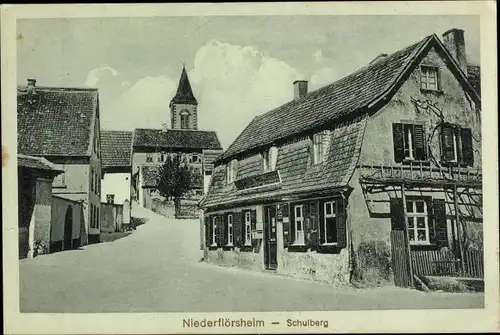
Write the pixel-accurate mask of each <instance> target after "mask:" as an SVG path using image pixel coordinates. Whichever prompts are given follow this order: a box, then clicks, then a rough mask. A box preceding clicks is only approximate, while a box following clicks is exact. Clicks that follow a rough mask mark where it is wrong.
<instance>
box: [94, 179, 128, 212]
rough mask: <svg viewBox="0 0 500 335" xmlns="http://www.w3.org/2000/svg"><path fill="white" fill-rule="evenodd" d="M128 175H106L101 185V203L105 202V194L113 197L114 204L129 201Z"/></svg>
mask: <svg viewBox="0 0 500 335" xmlns="http://www.w3.org/2000/svg"><path fill="white" fill-rule="evenodd" d="M130 179H131V175H130V173H106V174H104V180H103V181H102V185H101V201H102V202H106V194H114V195H115V204H120V205H121V204H123V202H124V201H125V199H128V200H129V201H130Z"/></svg>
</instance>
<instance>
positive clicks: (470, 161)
mask: <svg viewBox="0 0 500 335" xmlns="http://www.w3.org/2000/svg"><path fill="white" fill-rule="evenodd" d="M460 138H461V140H462V143H461V144H462V162H464V163H465V164H467V166H473V165H474V150H473V147H472V131H471V129H470V128H462V129H461V131H460Z"/></svg>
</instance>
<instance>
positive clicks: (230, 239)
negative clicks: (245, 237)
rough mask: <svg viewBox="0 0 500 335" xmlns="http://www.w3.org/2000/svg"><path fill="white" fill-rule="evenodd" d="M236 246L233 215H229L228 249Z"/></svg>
mask: <svg viewBox="0 0 500 335" xmlns="http://www.w3.org/2000/svg"><path fill="white" fill-rule="evenodd" d="M233 245H234V225H233V214H227V244H226V246H227V247H232V246H233Z"/></svg>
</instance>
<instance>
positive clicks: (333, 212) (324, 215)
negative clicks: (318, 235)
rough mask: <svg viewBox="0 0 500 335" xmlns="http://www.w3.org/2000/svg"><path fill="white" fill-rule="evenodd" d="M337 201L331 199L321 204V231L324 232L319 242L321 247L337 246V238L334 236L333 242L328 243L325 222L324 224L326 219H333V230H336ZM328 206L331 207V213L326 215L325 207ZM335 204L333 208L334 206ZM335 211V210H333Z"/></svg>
mask: <svg viewBox="0 0 500 335" xmlns="http://www.w3.org/2000/svg"><path fill="white" fill-rule="evenodd" d="M337 201H339V200H336V199H332V200H328V201H325V202H323V222H322V224H323V231H324V236H322V237H323V239H322V241H321V243H320V244H321V245H325V246H328V245H337V244H338V236H335V242H328V235H327V234H328V229H327V222H326V219H331V218H335V230H337V224H338V222H337V220H338V214H339V213H338V204H337ZM328 204H330V205H331V212H330V214H327V212H326V207H327V205H328ZM334 204H335V206H334ZM334 209H335V210H334Z"/></svg>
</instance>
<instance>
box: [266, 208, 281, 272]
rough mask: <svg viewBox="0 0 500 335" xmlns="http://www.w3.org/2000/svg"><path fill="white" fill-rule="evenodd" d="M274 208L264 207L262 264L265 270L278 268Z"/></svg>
mask: <svg viewBox="0 0 500 335" xmlns="http://www.w3.org/2000/svg"><path fill="white" fill-rule="evenodd" d="M276 236H277V234H276V206H265V207H264V241H265V244H264V260H265V261H264V264H265V266H266V269H269V270H276V269H277V268H278V255H277V254H278V243H277V239H276Z"/></svg>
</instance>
